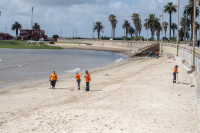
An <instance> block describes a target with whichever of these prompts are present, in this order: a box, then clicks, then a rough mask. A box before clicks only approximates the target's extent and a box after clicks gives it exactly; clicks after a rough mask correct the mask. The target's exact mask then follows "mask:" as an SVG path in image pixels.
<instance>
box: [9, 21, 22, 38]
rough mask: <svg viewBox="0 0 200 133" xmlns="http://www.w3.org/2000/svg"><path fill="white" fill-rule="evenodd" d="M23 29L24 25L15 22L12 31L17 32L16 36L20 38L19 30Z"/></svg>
mask: <svg viewBox="0 0 200 133" xmlns="http://www.w3.org/2000/svg"><path fill="white" fill-rule="evenodd" d="M21 28H22V25H21V24H20V23H18V22H15V23H14V24H13V25H12V28H11V30H14V31H16V36H18V30H19V29H21Z"/></svg>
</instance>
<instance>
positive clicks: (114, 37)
mask: <svg viewBox="0 0 200 133" xmlns="http://www.w3.org/2000/svg"><path fill="white" fill-rule="evenodd" d="M113 30H114V31H113V32H114V34H113V38H115V29H113Z"/></svg>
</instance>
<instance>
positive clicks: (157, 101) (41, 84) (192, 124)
mask: <svg viewBox="0 0 200 133" xmlns="http://www.w3.org/2000/svg"><path fill="white" fill-rule="evenodd" d="M176 64H178V65H179V77H178V81H179V82H183V83H185V84H173V83H172V78H173V77H172V72H173V67H174V66H175V65H176ZM90 74H91V79H92V81H91V83H90V92H85V83H84V76H85V75H84V73H80V75H81V79H82V83H81V90H80V91H79V90H77V85H76V82H75V79H74V77H75V74H70V75H68V76H63V77H59V81H58V82H57V84H56V89H54V90H53V89H50V85H49V82H48V80H43V81H36V82H32V83H27V84H23V85H16V86H10V87H7V88H4V89H3V90H0V101H1V103H0V106H1V108H0V132H3V133H4V132H9V133H10V132H11V133H12V132H13V133H18V132H40V133H45V132H48V133H49V132H67V133H80V132H81V133H82V132H83V133H90V132H91V133H102V132H103V133H104V132H105V133H109V132H112V133H118V132H120V133H121V132H122V133H123V132H124V133H131V132H134V133H145V132H146V133H161V132H163V133H198V132H200V130H199V120H198V112H197V105H196V98H195V88H194V87H191V84H190V78H189V76H188V75H187V72H186V70H185V69H184V66H183V65H182V64H180V63H178V62H176V61H173V60H172V59H167V58H165V57H161V58H159V59H155V58H147V57H145V58H141V57H135V58H130V59H128V60H126V61H123V62H119V63H116V64H113V65H109V66H106V67H103V68H98V69H95V70H92V71H90ZM13 88H14V89H13Z"/></svg>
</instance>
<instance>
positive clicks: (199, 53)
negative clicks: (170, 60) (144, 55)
mask: <svg viewBox="0 0 200 133" xmlns="http://www.w3.org/2000/svg"><path fill="white" fill-rule="evenodd" d="M163 52H164V53H169V54H174V55H176V54H177V46H176V44H163ZM178 54H179V57H181V58H183V59H185V61H186V62H187V63H188V64H190V65H192V60H193V58H192V47H189V46H181V45H179V50H178ZM195 69H196V71H198V72H199V73H200V50H199V49H195Z"/></svg>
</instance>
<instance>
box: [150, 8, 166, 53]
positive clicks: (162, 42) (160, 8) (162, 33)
mask: <svg viewBox="0 0 200 133" xmlns="http://www.w3.org/2000/svg"><path fill="white" fill-rule="evenodd" d="M152 6H155V5H152ZM155 7H158V8H160V9H161V10H162V36H161V37H162V38H161V46H160V52H162V51H163V50H162V46H163V29H164V26H163V9H162V8H161V7H159V6H155Z"/></svg>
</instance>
